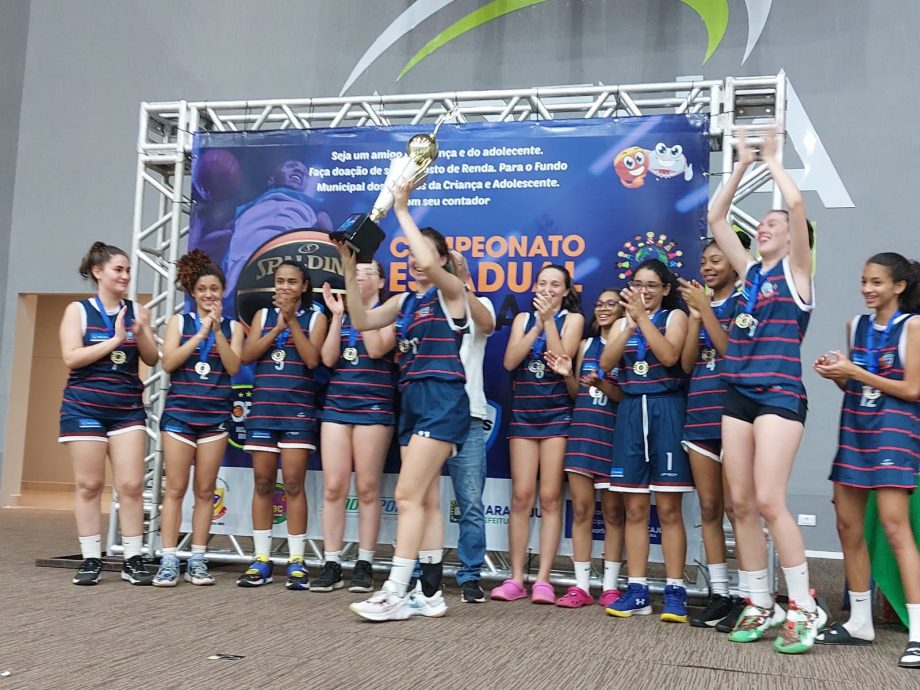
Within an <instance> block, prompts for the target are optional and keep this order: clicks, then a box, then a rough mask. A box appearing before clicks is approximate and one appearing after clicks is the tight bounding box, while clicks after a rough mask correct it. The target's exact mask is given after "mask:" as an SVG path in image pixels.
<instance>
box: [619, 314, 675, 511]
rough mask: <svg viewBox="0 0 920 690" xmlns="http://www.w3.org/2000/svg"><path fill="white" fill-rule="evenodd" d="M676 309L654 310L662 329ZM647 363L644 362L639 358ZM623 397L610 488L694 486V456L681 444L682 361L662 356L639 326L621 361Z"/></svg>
mask: <svg viewBox="0 0 920 690" xmlns="http://www.w3.org/2000/svg"><path fill="white" fill-rule="evenodd" d="M673 314H674V312H672V311H669V310H659V311H658V312H656V313H655V314H653V315H651V316H650V317H649V318H650V319H651V321H652V323H653V324H654V326H655V327H656V328H657V329H658V331H659V332H660V333H661V334H662V335H664V334H665V333H666V332H667V325H668V321H669V320H670V318H671V316H672V315H673ZM640 363H644V364H640ZM619 379H620V388H621V389H622V390H623V400H621V401H620V405H619V407H618V408H617V425H616V429H615V431H614V435H613V462H612V464H611V467H610V489H611V490H612V491H621V492H627V493H647V492H649V491H676V492H683V491H692V490H693V478H692V475H691V473H690V461H689V460H688V458H687V453H686V452H685V451H684V448H683V445H682V444H681V436H682V435H683V428H684V421H685V418H686V407H687V401H686V398H685V394H684V390H685V387H686V381H687V379H686V376H685V375H684V373H683V371H682V370H681V368H680V363H675V364H674V366H670V367H669V366H665V365H664V364H662V363H661V362H659V361H658V358H657V357H656V356H655V353H654V352H653V351H652V348H650V347H649V346H648V343H647V342H646V341H645V337H644V336H643V335H642V332H641V330H640V329H639V328H636V329H635V331H634V332H633V333H632V335H630V337H629V339H628V340H627V341H626V346H625V347H624V349H623V355H622V357H621V359H620V364H619Z"/></svg>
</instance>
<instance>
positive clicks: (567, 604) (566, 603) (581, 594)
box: [556, 585, 594, 609]
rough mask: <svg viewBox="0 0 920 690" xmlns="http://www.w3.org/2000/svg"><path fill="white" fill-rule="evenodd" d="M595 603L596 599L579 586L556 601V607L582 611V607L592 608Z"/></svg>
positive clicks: (570, 589)
mask: <svg viewBox="0 0 920 690" xmlns="http://www.w3.org/2000/svg"><path fill="white" fill-rule="evenodd" d="M593 603H594V597H592V596H591V595H590V594H587V593H586V592H585V591H584V590H583V589H582V588H581V587H579V586H578V585H572V586H571V587H569V589H568V591H566V593H565V594H564V595H563V596H561V597H559V598H558V599H556V606H559V607H560V608H564V609H580V608H581V607H582V606H590V605H591V604H593Z"/></svg>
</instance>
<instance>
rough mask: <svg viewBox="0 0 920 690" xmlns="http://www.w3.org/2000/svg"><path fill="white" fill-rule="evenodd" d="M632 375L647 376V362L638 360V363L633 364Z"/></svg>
mask: <svg viewBox="0 0 920 690" xmlns="http://www.w3.org/2000/svg"><path fill="white" fill-rule="evenodd" d="M632 369H633V373H634V374H635V375H636V376H648V362H646V361H645V360H644V359H640V360H639V361H638V362H636V363H635V364H633V368H632Z"/></svg>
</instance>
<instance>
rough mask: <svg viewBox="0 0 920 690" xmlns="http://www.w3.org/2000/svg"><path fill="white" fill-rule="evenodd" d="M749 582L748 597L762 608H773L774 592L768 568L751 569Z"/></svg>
mask: <svg viewBox="0 0 920 690" xmlns="http://www.w3.org/2000/svg"><path fill="white" fill-rule="evenodd" d="M747 582H748V599H750V600H751V603H752V604H754V606H759V607H760V608H762V609H772V608H773V592H771V591H770V580H769V578H768V577H767V571H766V569H764V570H749V571H748V572H747ZM787 582H788V581H787ZM796 603H798V602H796Z"/></svg>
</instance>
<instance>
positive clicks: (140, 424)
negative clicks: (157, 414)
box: [58, 409, 147, 443]
mask: <svg viewBox="0 0 920 690" xmlns="http://www.w3.org/2000/svg"><path fill="white" fill-rule="evenodd" d="M146 428H147V413H146V411H144V410H142V409H141V410H132V411H131V412H129V413H127V414H124V415H120V416H119V417H118V418H117V419H116V418H112V417H105V416H97V417H84V416H81V415H70V414H62V415H61V430H60V434H59V435H58V443H68V442H70V441H102V442H103V443H106V442H108V440H109V437H110V436H117V435H118V434H124V433H126V432H128V431H136V430H138V429H141V430H144V429H146Z"/></svg>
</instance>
